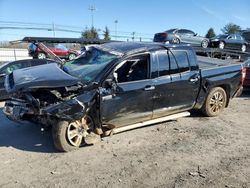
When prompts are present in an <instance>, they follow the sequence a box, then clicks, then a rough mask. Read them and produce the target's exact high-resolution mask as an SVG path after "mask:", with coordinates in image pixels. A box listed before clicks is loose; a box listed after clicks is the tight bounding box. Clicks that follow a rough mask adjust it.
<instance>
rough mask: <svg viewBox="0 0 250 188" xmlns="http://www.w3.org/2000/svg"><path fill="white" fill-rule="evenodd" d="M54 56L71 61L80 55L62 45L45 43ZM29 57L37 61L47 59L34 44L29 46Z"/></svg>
mask: <svg viewBox="0 0 250 188" xmlns="http://www.w3.org/2000/svg"><path fill="white" fill-rule="evenodd" d="M45 45H46V47H48V48H49V49H50V50H51V51H52V52H53V53H54V54H55V55H57V56H58V57H60V58H62V59H68V60H73V59H75V58H76V57H77V56H78V55H80V53H79V52H78V51H77V50H73V49H67V48H66V47H65V46H64V45H62V44H53V43H47V44H45ZM28 50H29V55H30V56H32V57H33V58H38V59H45V58H47V57H48V54H47V53H46V52H45V51H43V50H42V49H40V48H38V47H37V46H36V45H35V44H34V43H31V44H30V46H29V49H28Z"/></svg>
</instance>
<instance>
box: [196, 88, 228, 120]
mask: <svg viewBox="0 0 250 188" xmlns="http://www.w3.org/2000/svg"><path fill="white" fill-rule="evenodd" d="M226 103H227V94H226V92H225V90H224V89H223V88H221V87H215V88H213V89H211V91H210V92H209V94H208V95H207V98H206V100H205V103H204V104H203V106H202V108H201V111H202V113H203V114H204V115H205V116H208V117H214V116H218V115H219V114H220V113H221V112H222V111H223V110H224V108H225V107H226Z"/></svg>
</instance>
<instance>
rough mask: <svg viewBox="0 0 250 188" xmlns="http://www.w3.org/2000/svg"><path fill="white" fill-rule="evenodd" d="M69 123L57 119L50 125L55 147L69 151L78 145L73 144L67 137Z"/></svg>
mask: <svg viewBox="0 0 250 188" xmlns="http://www.w3.org/2000/svg"><path fill="white" fill-rule="evenodd" d="M68 127H69V123H68V122H66V121H59V122H58V123H56V124H55V125H53V127H52V136H53V141H54V145H55V148H56V149H57V150H59V151H62V152H69V151H73V150H76V149H78V148H79V147H76V146H73V145H71V144H70V142H69V141H68V139H67V129H68Z"/></svg>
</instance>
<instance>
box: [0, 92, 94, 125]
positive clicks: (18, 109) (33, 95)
mask: <svg viewBox="0 0 250 188" xmlns="http://www.w3.org/2000/svg"><path fill="white" fill-rule="evenodd" d="M60 90H61V91H60ZM64 95H66V96H64ZM95 96H96V90H92V91H89V92H83V93H82V94H78V95H77V94H76V93H72V92H67V91H64V89H63V88H58V90H55V89H54V90H50V89H46V90H44V89H41V90H36V91H31V92H25V93H21V92H20V93H15V94H14V95H13V97H12V98H11V99H10V100H8V101H6V103H5V106H4V108H3V112H4V114H5V115H6V116H7V117H8V118H9V119H10V120H13V121H16V122H21V121H23V120H24V121H31V122H35V123H39V124H41V125H49V124H51V122H52V120H56V119H60V120H66V121H72V120H76V119H80V118H82V117H83V116H84V115H85V113H86V112H87V111H88V110H89V108H90V106H92V104H94V103H95Z"/></svg>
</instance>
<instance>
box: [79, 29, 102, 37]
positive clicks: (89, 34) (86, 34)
mask: <svg viewBox="0 0 250 188" xmlns="http://www.w3.org/2000/svg"><path fill="white" fill-rule="evenodd" d="M82 37H83V38H84V39H99V35H98V32H97V29H96V28H94V27H92V28H91V29H88V28H86V29H85V31H83V32H82Z"/></svg>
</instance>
